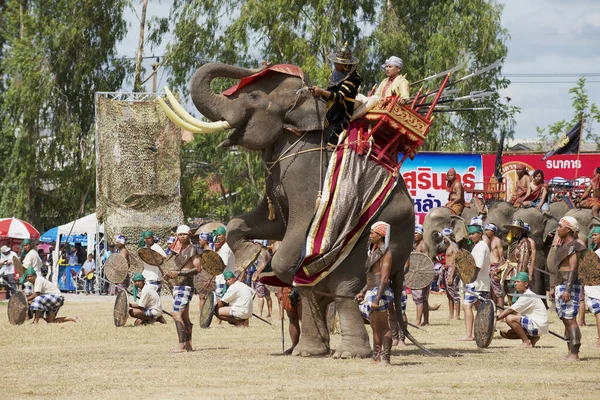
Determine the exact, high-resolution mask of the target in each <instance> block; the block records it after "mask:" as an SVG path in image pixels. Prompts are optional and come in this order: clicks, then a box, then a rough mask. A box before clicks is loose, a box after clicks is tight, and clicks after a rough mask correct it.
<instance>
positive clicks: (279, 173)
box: [191, 63, 414, 358]
mask: <svg viewBox="0 0 600 400" xmlns="http://www.w3.org/2000/svg"><path fill="white" fill-rule="evenodd" d="M257 72H259V71H257V70H249V69H244V68H239V67H235V66H230V65H225V64H219V63H215V64H206V65H204V66H202V67H201V68H200V69H198V71H196V73H195V74H194V77H193V79H192V82H191V96H192V100H193V102H194V104H195V106H196V108H197V109H198V110H199V111H200V112H201V113H202V114H203V115H204V116H205V117H207V118H208V119H210V120H212V121H223V120H224V121H226V122H227V123H228V124H229V125H230V126H231V127H232V128H233V132H232V133H231V135H230V136H229V137H228V139H226V140H225V141H224V142H223V143H221V145H220V146H222V147H230V146H242V147H244V148H246V149H249V150H254V151H259V152H260V153H261V154H262V158H263V160H264V162H265V164H266V196H265V198H263V200H262V202H261V203H260V204H259V206H258V207H257V208H256V209H254V210H252V211H249V212H247V213H245V214H242V215H240V216H238V217H235V218H234V219H232V220H231V221H230V222H229V224H228V226H227V243H228V244H229V246H230V247H231V248H232V250H233V251H234V252H235V255H236V260H238V265H237V266H236V267H237V268H239V269H241V268H245V267H247V266H248V265H250V263H251V262H253V260H254V259H255V258H256V255H257V252H258V251H259V249H258V248H257V246H255V245H253V244H252V243H251V242H250V240H251V239H271V240H281V241H282V243H281V247H280V248H279V250H278V251H277V253H276V254H275V256H274V257H273V259H272V261H271V267H272V269H273V271H274V272H275V275H276V276H277V277H278V278H279V279H280V280H282V281H283V282H286V283H288V284H289V283H292V281H293V278H294V274H295V269H296V265H297V264H298V261H299V260H300V257H301V250H302V246H303V243H304V240H305V235H306V231H307V228H308V226H309V223H310V221H311V218H312V217H313V213H314V210H315V201H316V199H317V193H318V192H319V191H320V190H321V183H322V181H323V177H324V176H323V175H324V173H325V171H326V170H327V164H328V161H329V158H330V156H331V153H330V152H327V151H322V150H321V149H320V148H321V147H322V143H323V137H322V130H323V116H324V115H325V104H324V103H322V102H320V101H317V100H315V99H314V98H313V97H312V96H311V94H310V93H309V92H308V91H306V90H300V89H302V88H303V87H305V86H306V83H305V82H304V75H303V74H302V71H301V70H300V69H299V68H297V67H294V66H286V65H282V66H275V67H273V68H270V69H268V70H263V71H260V73H257ZM216 77H225V78H234V79H242V80H241V81H240V83H239V84H238V85H237V87H236V88H235V89H234V90H231V91H228V92H227V93H226V95H223V94H215V93H214V92H213V91H212V90H211V88H210V84H211V81H212V80H213V79H214V78H216ZM243 78H246V79H243ZM321 173H322V174H323V175H321ZM398 180H399V182H398V184H397V185H396V187H395V189H394V190H393V192H392V194H391V196H390V200H389V201H388V202H387V203H386V205H385V206H384V207H383V208H382V209H381V210H380V212H379V213H378V214H377V215H376V216H375V217H374V219H373V220H372V222H374V221H376V220H381V221H385V222H387V223H389V224H390V225H391V227H392V234H391V238H390V247H389V248H390V250H391V253H392V260H393V261H392V263H393V266H392V279H393V285H392V289H393V291H394V293H395V297H396V298H395V303H396V310H400V309H401V307H400V297H401V287H402V282H403V280H404V276H403V266H404V263H405V262H406V259H407V258H408V256H409V254H410V251H411V249H412V239H413V231H414V212H413V207H412V204H411V200H410V195H409V193H408V191H407V189H406V186H405V184H404V181H403V180H402V177H398ZM343 200H345V201H352V200H351V199H343ZM270 212H271V215H272V214H273V212H274V214H275V219H274V220H270V219H269V214H270ZM368 233H369V232H368V228H367V229H365V231H363V233H362V235H361V236H360V239H359V240H358V241H357V242H356V245H355V246H354V248H353V250H352V251H351V253H350V254H349V255H348V256H347V257H346V258H345V260H344V261H343V262H342V264H341V265H339V266H338V267H337V268H336V269H334V270H333V271H332V272H331V273H329V275H327V276H326V277H325V278H324V279H322V280H321V281H320V282H319V283H317V284H316V285H315V286H314V287H307V286H300V287H299V288H298V289H299V291H300V294H301V297H302V335H301V337H300V342H299V343H298V345H297V346H296V348H295V350H294V354H296V355H302V356H310V355H312V356H315V355H326V354H329V351H330V346H329V332H328V330H327V324H326V314H327V313H326V308H327V305H328V304H329V303H330V302H331V301H335V303H336V308H337V310H338V312H339V315H340V322H341V327H342V341H341V343H340V344H339V346H338V347H337V349H336V351H335V353H334V357H342V358H348V357H355V356H359V357H366V356H368V355H369V354H370V346H369V341H368V335H367V332H366V329H365V327H364V324H363V320H362V317H361V315H360V313H359V310H358V306H357V303H356V301H355V300H354V298H353V297H354V295H355V294H356V293H358V291H359V290H360V289H361V288H362V287H363V286H364V284H365V272H366V271H365V260H366V257H367V241H368ZM317 291H318V292H320V293H327V294H328V296H324V295H322V294H319V293H317ZM398 317H399V320H401V317H400V315H398ZM404 330H405V328H404ZM405 334H407V337H409V339H411V340H414V339H413V338H412V336H411V335H410V334H408V332H405Z"/></svg>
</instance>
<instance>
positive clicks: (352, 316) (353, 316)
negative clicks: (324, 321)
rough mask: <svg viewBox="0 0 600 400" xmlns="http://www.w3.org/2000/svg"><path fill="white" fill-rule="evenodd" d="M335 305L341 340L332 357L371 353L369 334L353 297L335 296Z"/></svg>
mask: <svg viewBox="0 0 600 400" xmlns="http://www.w3.org/2000/svg"><path fill="white" fill-rule="evenodd" d="M335 306H336V308H337V312H338V313H339V315H340V323H341V325H342V341H341V342H340V344H339V345H338V346H337V348H336V349H335V353H334V354H333V358H355V357H360V358H365V357H369V356H370V355H371V345H370V344H369V335H368V334H367V330H366V329H365V324H364V322H363V318H362V316H361V315H360V311H359V310H358V304H357V303H356V300H354V299H348V298H343V297H337V298H336V299H335Z"/></svg>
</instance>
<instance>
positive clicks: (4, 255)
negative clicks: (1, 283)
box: [0, 246, 17, 299]
mask: <svg viewBox="0 0 600 400" xmlns="http://www.w3.org/2000/svg"><path fill="white" fill-rule="evenodd" d="M13 257H17V253H15V252H14V251H12V250H11V249H10V247H8V246H2V248H0V275H1V276H2V278H3V279H4V280H5V281H6V283H8V284H9V285H10V286H13V287H14V284H15V266H14V265H13ZM10 293H11V290H8V291H7V292H6V296H7V298H8V299H10Z"/></svg>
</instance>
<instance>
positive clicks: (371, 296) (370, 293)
mask: <svg viewBox="0 0 600 400" xmlns="http://www.w3.org/2000/svg"><path fill="white" fill-rule="evenodd" d="M378 292H379V287H376V288H375V289H371V290H367V293H365V300H364V301H363V302H362V303H360V305H359V306H358V308H359V310H360V313H361V314H362V316H363V318H365V319H369V315H370V314H371V312H373V309H372V308H371V303H372V302H373V301H375V297H377V293H378ZM393 301H394V293H392V290H391V289H390V288H389V287H387V288H386V289H385V291H384V292H383V295H382V296H381V299H380V300H379V309H377V311H379V312H384V311H387V310H388V308H390V302H393Z"/></svg>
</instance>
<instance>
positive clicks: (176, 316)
mask: <svg viewBox="0 0 600 400" xmlns="http://www.w3.org/2000/svg"><path fill="white" fill-rule="evenodd" d="M190 235H191V232H190V227H189V226H187V225H181V226H179V227H177V240H178V241H179V242H180V243H181V250H180V251H179V254H178V255H177V256H176V257H175V267H176V270H172V271H168V272H166V273H165V278H167V279H169V283H170V284H171V285H173V320H174V321H175V328H176V329H177V336H178V338H179V345H178V347H177V348H176V349H174V350H173V351H172V352H175V353H181V352H184V351H193V348H192V327H193V324H192V321H191V320H190V308H189V303H190V301H191V300H192V297H193V296H194V280H193V279H194V278H193V277H194V275H196V274H197V273H198V272H199V268H197V267H196V266H195V265H194V259H195V258H196V255H197V254H198V252H197V250H196V247H194V246H193V245H192V242H191V241H190Z"/></svg>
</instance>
